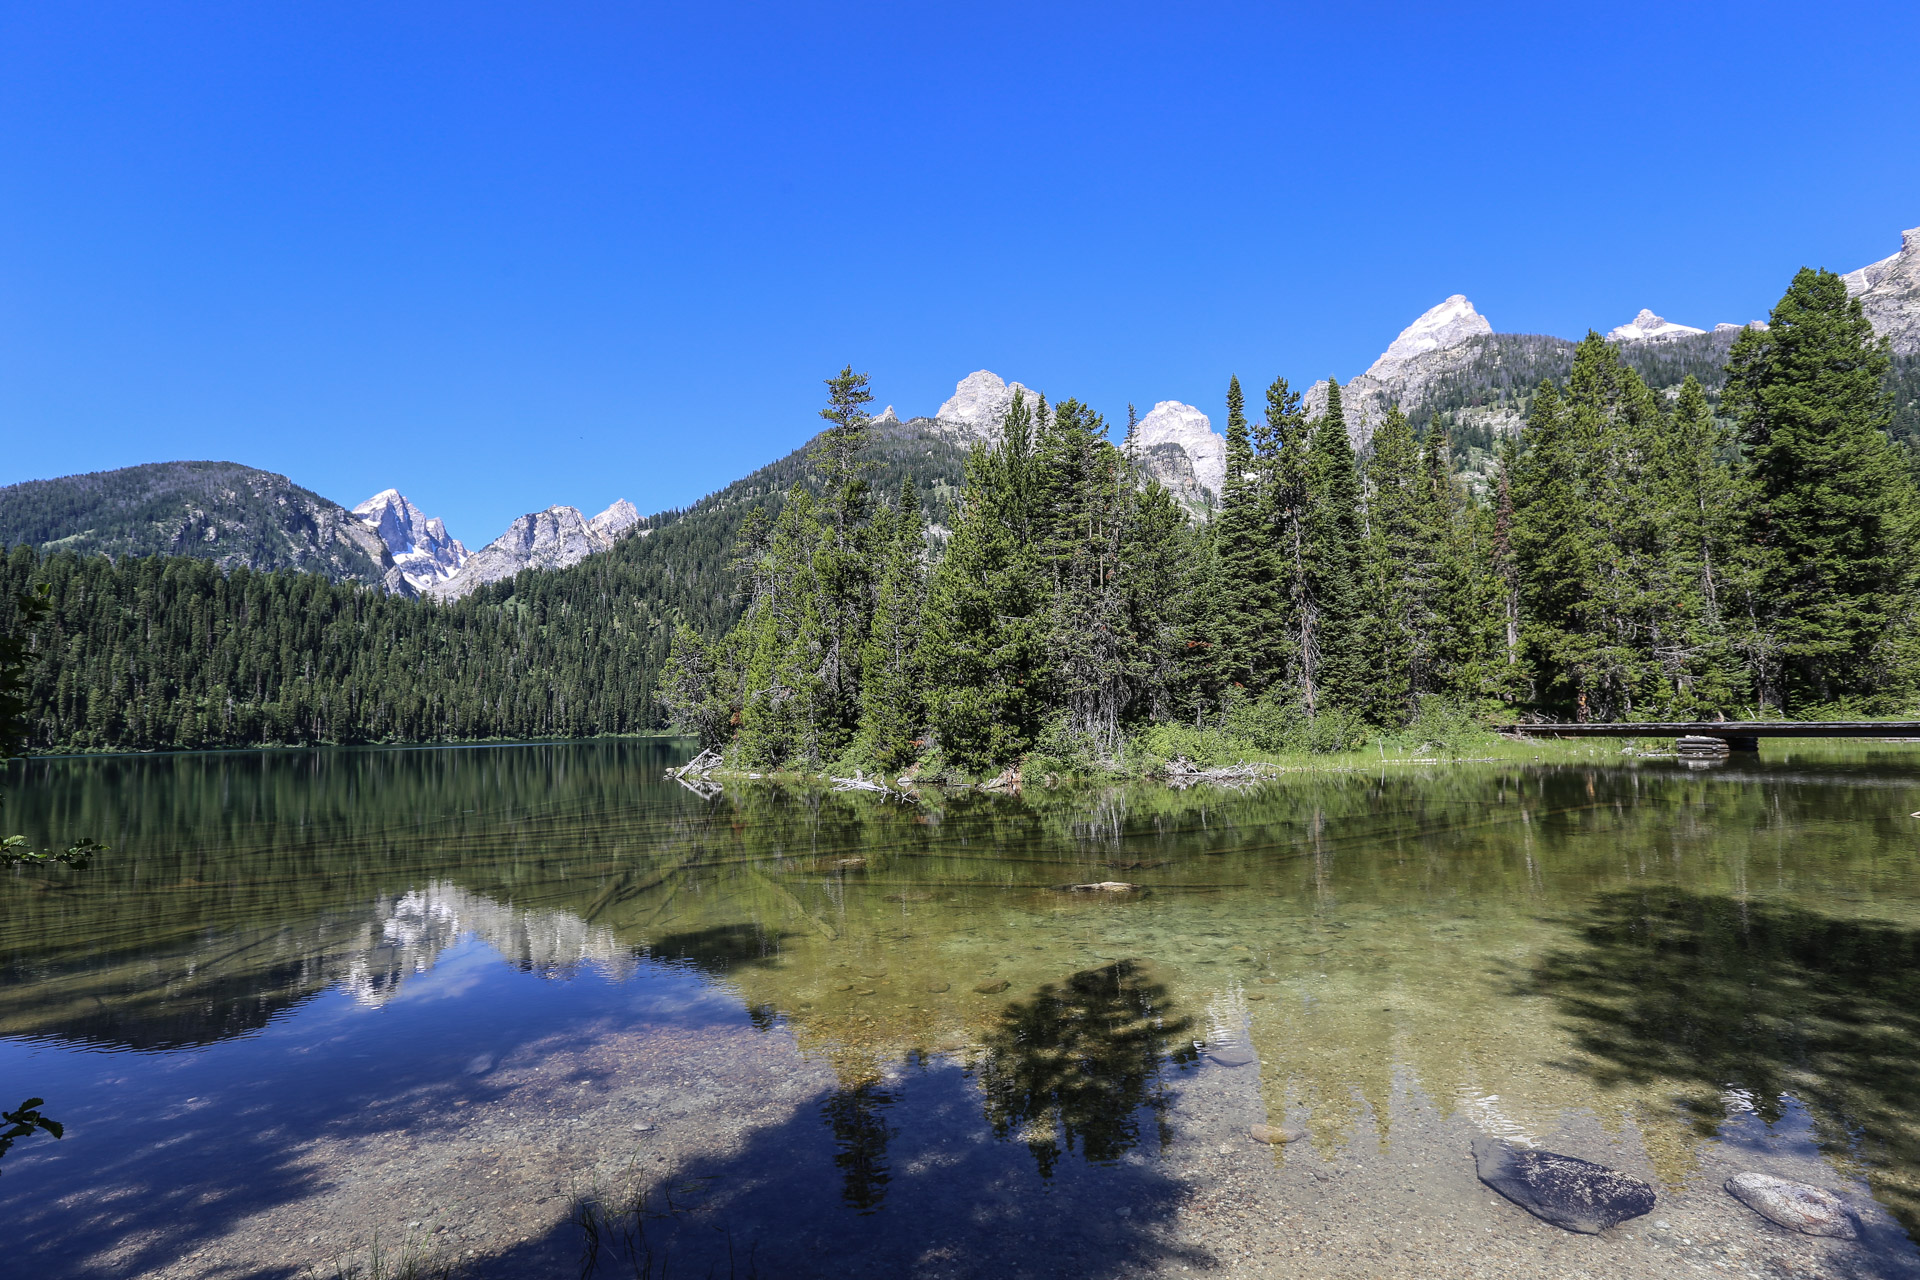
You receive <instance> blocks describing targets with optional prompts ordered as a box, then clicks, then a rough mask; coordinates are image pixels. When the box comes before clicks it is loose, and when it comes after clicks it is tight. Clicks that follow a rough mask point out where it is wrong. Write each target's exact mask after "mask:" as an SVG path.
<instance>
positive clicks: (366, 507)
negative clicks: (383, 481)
mask: <svg viewBox="0 0 1920 1280" xmlns="http://www.w3.org/2000/svg"><path fill="white" fill-rule="evenodd" d="M353 514H354V515H356V516H358V517H359V518H360V519H361V521H362V522H363V523H365V524H366V525H368V526H369V527H371V528H372V529H373V531H374V532H375V533H377V534H379V535H380V541H382V542H383V543H385V544H386V547H387V551H388V552H389V553H390V554H391V555H392V556H393V563H394V565H395V567H397V568H398V569H399V570H400V575H401V577H403V578H405V579H406V580H407V582H408V583H409V584H411V585H412V586H413V588H414V589H415V590H416V591H425V590H426V589H427V588H428V587H430V586H433V585H434V584H435V583H440V582H445V581H446V580H447V579H448V578H451V577H452V576H453V575H454V574H456V573H458V572H460V567H461V566H462V565H464V564H466V562H467V555H468V553H467V549H466V547H464V546H462V545H461V543H460V540H459V539H458V538H454V537H450V536H448V534H447V526H446V525H445V524H443V523H442V522H441V520H440V517H438V516H431V517H429V516H423V515H421V514H420V510H419V508H417V507H415V506H414V505H413V504H412V503H411V502H408V501H407V499H406V497H405V496H404V495H403V494H401V492H400V491H399V490H398V489H382V490H381V491H380V492H379V493H376V494H374V495H373V496H372V497H371V498H368V499H367V500H366V501H365V502H363V503H361V504H360V505H359V506H357V507H355V508H354V509H353Z"/></svg>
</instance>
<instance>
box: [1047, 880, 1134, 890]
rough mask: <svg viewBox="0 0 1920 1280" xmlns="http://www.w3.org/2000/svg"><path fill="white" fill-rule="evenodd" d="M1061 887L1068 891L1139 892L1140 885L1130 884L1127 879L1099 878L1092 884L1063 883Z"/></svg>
mask: <svg viewBox="0 0 1920 1280" xmlns="http://www.w3.org/2000/svg"><path fill="white" fill-rule="evenodd" d="M1060 888H1061V889H1062V890H1063V891H1065V892H1067V893H1138V892H1139V891H1140V886H1139V885H1137V884H1128V883H1127V882H1126V881H1125V880H1099V881H1095V882H1094V883H1092V884H1063V885H1061V886H1060Z"/></svg>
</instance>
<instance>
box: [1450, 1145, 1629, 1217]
mask: <svg viewBox="0 0 1920 1280" xmlns="http://www.w3.org/2000/svg"><path fill="white" fill-rule="evenodd" d="M1473 1162H1474V1165H1475V1166H1476V1168H1477V1171H1478V1172H1479V1175H1480V1181H1482V1182H1484V1183H1486V1184H1487V1185H1488V1186H1490V1187H1492V1188H1493V1189H1494V1190H1495V1191H1498V1192H1499V1193H1500V1194H1501V1195H1503V1196H1505V1197H1506V1198H1507V1199H1509V1200H1511V1201H1513V1202H1514V1203H1515V1204H1517V1205H1519V1206H1520V1207H1521V1208H1522V1209H1525V1210H1526V1211H1527V1212H1528V1213H1531V1214H1532V1215H1533V1216H1534V1217H1536V1218H1540V1219H1543V1220H1545V1221H1547V1222H1551V1223H1552V1224H1553V1225H1554V1226H1556V1227H1565V1228H1566V1229H1567V1230H1568V1231H1578V1232H1580V1233H1581V1234H1582V1235H1598V1234H1600V1233H1601V1232H1602V1231H1605V1230H1606V1229H1607V1228H1608V1227H1611V1226H1614V1225H1616V1224H1618V1223H1622V1222H1625V1221H1626V1220H1627V1219H1628V1218H1637V1217H1639V1216H1640V1215H1641V1214H1643V1213H1646V1212H1647V1211H1648V1210H1650V1209H1652V1208H1653V1188H1652V1187H1650V1186H1648V1185H1647V1184H1646V1183H1644V1182H1642V1181H1640V1179H1638V1178H1634V1177H1629V1176H1628V1175H1627V1174H1624V1173H1621V1172H1619V1171H1618V1170H1617V1169H1609V1168H1607V1167H1606V1166H1605V1165H1601V1164H1594V1163H1593V1162H1591V1161H1588V1160H1581V1159H1577V1158H1576V1157H1574V1156H1563V1155H1560V1154H1558V1153H1557V1152H1553V1151H1526V1150H1518V1149H1516V1148H1513V1147H1510V1146H1508V1145H1507V1144H1506V1143H1504V1142H1501V1141H1498V1140H1497V1139H1494V1138H1484V1137H1483V1138H1475V1139H1474V1140H1473Z"/></svg>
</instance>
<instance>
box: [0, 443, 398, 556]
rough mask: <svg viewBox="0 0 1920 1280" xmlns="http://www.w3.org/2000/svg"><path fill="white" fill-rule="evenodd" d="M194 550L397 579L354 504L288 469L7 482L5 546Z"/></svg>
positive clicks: (189, 465)
mask: <svg viewBox="0 0 1920 1280" xmlns="http://www.w3.org/2000/svg"><path fill="white" fill-rule="evenodd" d="M20 545H25V546H30V547H37V548H40V549H42V550H46V551H74V552H78V553H81V554H105V555H109V556H113V557H115V558H118V557H121V556H152V555H172V556H192V557H194V558H196V559H202V560H209V561H212V562H213V563H215V564H217V565H219V566H220V567H221V568H223V569H237V568H243V567H244V568H250V569H261V570H274V569H301V570H305V571H307V572H309V573H318V574H322V575H324V576H325V577H327V578H328V579H330V580H332V581H334V582H364V583H370V584H384V585H391V582H390V578H391V575H392V570H393V557H392V556H391V555H390V554H388V552H387V549H386V546H385V544H383V543H382V542H381V540H380V538H379V536H378V535H377V534H375V533H374V532H373V531H372V530H371V529H369V528H367V526H366V525H364V524H363V523H361V522H360V521H359V520H357V519H355V518H354V516H353V514H352V513H351V512H349V511H347V510H346V509H345V508H343V507H341V506H340V504H339V503H337V502H331V501H329V500H328V499H326V498H323V497H321V496H320V495H319V494H317V493H314V492H313V491H311V490H309V489H303V488H301V487H300V486H299V485H297V484H294V483H293V482H292V481H291V480H288V479H287V478H286V477H285V476H282V475H275V474H274V473H273V472H271V471H261V470H259V469H257V468H255V467H243V466H240V465H239V464H238V463H233V462H155V463H148V464H146V465H144V466H137V467H122V468H120V469H119V470H117V471H95V472H89V473H87V474H86V475H77V476H61V477H60V478H58V479H55V480H29V481H27V482H25V483H24V484H15V485H8V486H7V487H6V488H3V489H0V547H6V546H20Z"/></svg>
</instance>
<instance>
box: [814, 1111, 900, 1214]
mask: <svg viewBox="0 0 1920 1280" xmlns="http://www.w3.org/2000/svg"><path fill="white" fill-rule="evenodd" d="M893 1103H894V1097H893V1095H892V1094H891V1093H889V1092H887V1091H886V1090H885V1089H883V1088H881V1087H880V1086H879V1085H878V1084H876V1083H874V1082H872V1081H867V1082H864V1083H862V1084H859V1085H856V1086H854V1087H853V1088H851V1089H839V1090H836V1091H835V1092H834V1094H833V1095H832V1096H831V1097H829V1098H828V1099H827V1101H826V1103H825V1105H823V1106H822V1107H821V1111H822V1113H823V1114H824V1115H825V1116H826V1119H827V1126H828V1127H829V1128H831V1129H832V1130H833V1138H834V1153H833V1163H834V1165H835V1167H837V1168H838V1169H839V1170H840V1173H841V1177H842V1178H843V1179H844V1182H843V1185H842V1191H841V1198H842V1199H843V1200H845V1201H846V1203H847V1206H848V1207H849V1208H852V1209H857V1210H859V1211H860V1212H861V1213H872V1212H873V1211H874V1210H875V1209H878V1208H879V1207H880V1202H881V1200H882V1199H883V1198H884V1197H885V1196H886V1194H887V1182H888V1180H889V1178H890V1170H889V1165H888V1163H887V1142H888V1140H889V1139H891V1138H892V1137H893V1136H894V1135H895V1133H896V1132H897V1130H895V1129H893V1128H892V1127H891V1126H889V1125H888V1124H887V1116H886V1113H887V1110H888V1108H890V1107H892V1106H893Z"/></svg>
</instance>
